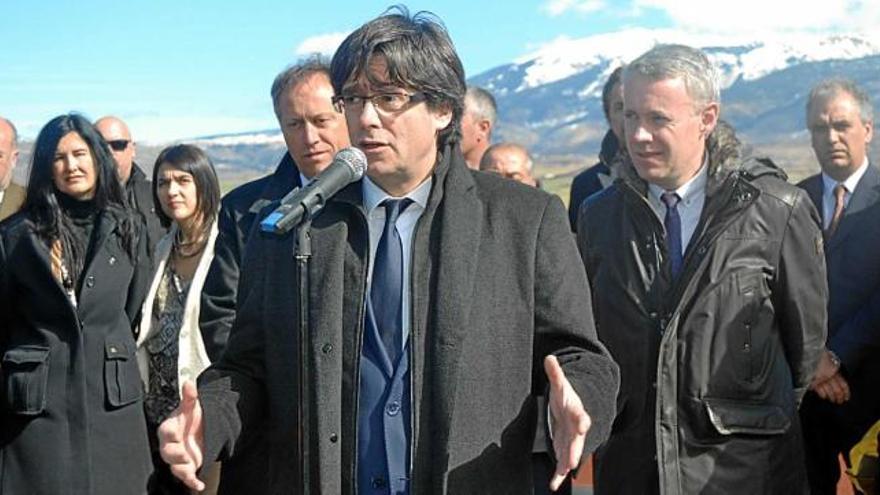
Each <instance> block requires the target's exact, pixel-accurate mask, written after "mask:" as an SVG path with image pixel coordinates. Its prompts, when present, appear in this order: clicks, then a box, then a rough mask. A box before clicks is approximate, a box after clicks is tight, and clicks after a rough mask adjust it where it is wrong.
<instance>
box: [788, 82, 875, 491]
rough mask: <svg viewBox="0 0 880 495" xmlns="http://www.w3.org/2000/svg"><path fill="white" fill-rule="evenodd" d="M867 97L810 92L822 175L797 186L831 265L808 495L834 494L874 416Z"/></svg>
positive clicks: (849, 87) (811, 402)
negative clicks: (843, 462) (818, 220)
mask: <svg viewBox="0 0 880 495" xmlns="http://www.w3.org/2000/svg"><path fill="white" fill-rule="evenodd" d="M873 114H874V112H873V108H872V107H871V100H870V98H869V96H868V95H867V93H865V92H864V91H862V89H861V88H859V87H858V86H856V85H855V83H853V82H852V81H847V80H842V79H833V80H828V81H823V82H821V83H819V84H818V85H817V86H816V87H815V88H813V90H812V92H811V93H810V97H809V100H808V103H807V129H808V130H809V131H810V136H811V139H812V144H813V151H815V153H816V159H817V160H818V161H819V165H820V166H821V169H822V171H821V173H820V174H817V175H814V176H812V177H810V178H808V179H806V180H805V181H803V182H802V183H800V184H799V186H800V187H802V188H803V189H804V190H805V191H807V194H809V195H810V198H811V199H812V200H813V203H814V204H815V205H816V209H818V210H819V211H820V212H821V216H822V225H823V228H824V231H825V261H826V263H827V264H828V290H829V300H828V342H827V349H826V350H825V352H823V353H822V358H821V359H820V360H819V368H818V370H817V371H816V378H815V379H814V380H813V383H812V385H811V386H810V390H811V392H810V393H808V394H807V396H806V397H805V398H804V405H803V408H802V409H801V419H802V421H803V427H804V442H805V445H806V453H807V466H808V468H809V469H808V470H807V474H808V475H809V480H810V488H811V489H812V493H813V494H814V495H821V494H833V493H835V491H836V486H837V480H838V478H840V467H839V466H840V465H839V463H838V461H837V456H838V454H840V453H843V454H844V455H848V454H849V450H850V449H851V448H852V446H853V445H854V444H855V443H856V442H858V441H859V440H860V439H861V437H862V435H864V434H865V432H866V431H867V430H868V429H869V428H870V427H871V425H873V424H874V422H875V421H877V420H878V419H880V394H878V390H880V359H878V357H880V256H877V251H878V250H880V172H878V170H877V168H876V167H875V166H874V164H872V163H869V161H868V153H867V151H868V145H869V143H870V142H871V138H872V136H873V132H874V115H873Z"/></svg>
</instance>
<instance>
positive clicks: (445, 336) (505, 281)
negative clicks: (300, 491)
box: [199, 146, 618, 494]
mask: <svg viewBox="0 0 880 495" xmlns="http://www.w3.org/2000/svg"><path fill="white" fill-rule="evenodd" d="M439 156H440V157H439V159H438V163H437V165H436V167H435V171H434V180H433V186H432V187H433V189H432V192H431V197H430V199H429V203H428V207H427V209H426V211H425V212H424V213H423V216H422V217H421V219H420V221H419V224H418V225H417V226H416V230H415V232H414V239H413V260H412V263H413V265H412V287H413V292H412V332H411V335H410V338H411V339H412V340H411V341H410V346H409V349H410V351H409V352H410V353H411V363H412V365H411V366H412V367H411V380H412V394H413V396H412V400H413V418H412V425H413V432H412V445H411V458H412V466H413V470H412V473H411V480H412V481H411V491H412V493H419V494H427V493H434V494H444V493H455V494H461V493H487V492H492V493H509V494H516V493H531V491H532V486H533V480H532V466H531V462H532V457H533V456H532V452H533V450H535V449H536V448H537V449H538V450H544V449H546V446H547V440H546V437H545V435H544V428H545V427H546V419H544V415H543V411H544V408H545V407H546V406H545V405H544V404H545V403H544V402H542V401H541V399H540V396H542V395H543V394H544V393H545V390H546V387H547V383H546V382H547V380H546V378H545V375H544V371H543V366H542V360H543V357H544V356H545V355H547V354H550V353H553V354H556V355H557V356H558V357H559V359H560V362H561V363H562V365H563V369H564V370H565V373H566V375H567V377H568V378H569V380H570V381H571V383H572V384H573V386H574V388H575V389H576V390H577V392H578V393H579V395H580V397H581V398H582V399H583V402H584V404H585V407H586V408H587V411H588V412H589V414H590V416H591V418H592V428H591V429H590V432H589V434H588V437H587V443H586V449H585V450H586V451H592V450H594V449H595V448H596V446H597V445H598V444H599V443H600V442H602V441H603V440H604V439H605V438H606V436H607V434H608V431H609V429H610V426H611V421H612V419H613V417H614V411H615V396H616V393H617V387H618V372H617V366H616V365H615V364H614V362H613V361H612V360H611V359H610V357H609V355H608V353H607V351H606V350H605V349H604V347H602V345H601V344H599V342H598V341H597V339H596V333H595V329H594V326H593V319H592V313H591V307H590V303H589V297H590V295H589V288H588V285H587V278H586V274H585V273H584V271H583V269H582V268H581V267H582V265H581V264H580V263H579V259H578V253H577V248H576V247H575V244H574V239H573V238H572V236H571V233H570V231H569V226H568V222H567V219H566V213H565V209H564V207H563V205H562V203H561V201H559V199H558V198H556V197H554V196H551V195H549V194H547V193H544V192H541V191H539V190H536V189H532V188H528V187H525V186H522V185H520V184H516V183H514V182H513V181H508V180H505V179H501V178H499V177H497V176H492V175H489V174H484V173H480V172H471V171H469V170H468V169H467V168H466V166H465V163H464V159H463V158H462V156H461V153H460V151H459V150H458V148H457V146H455V147H448V148H446V149H444V150H443V152H442V153H440V155H439ZM312 243H313V244H312V248H313V253H314V257H313V258H312V266H311V269H310V276H311V280H312V287H311V293H310V295H309V300H310V304H311V307H312V312H311V318H310V324H311V349H310V351H309V352H310V356H311V360H310V362H309V368H310V369H311V370H312V372H313V377H312V380H311V383H312V384H313V387H314V388H313V394H312V397H310V398H309V402H310V404H311V407H312V413H313V414H314V418H315V419H314V422H313V424H312V429H313V433H314V435H313V439H312V442H311V447H312V452H313V458H312V459H313V462H312V466H311V468H312V469H311V473H312V476H313V479H318V480H319V482H318V483H316V485H317V486H315V488H314V492H315V493H319V492H320V493H345V494H348V493H355V492H356V486H355V483H354V480H355V479H356V476H355V474H356V469H357V466H356V465H355V464H356V458H357V455H356V448H357V446H356V438H357V434H356V431H355V428H356V424H357V411H356V404H357V403H358V401H357V392H358V387H357V383H358V376H357V370H358V359H359V357H360V346H361V342H362V339H363V321H364V295H365V291H366V285H367V280H366V276H367V263H368V261H367V260H368V259H369V256H368V254H369V253H368V252H367V251H368V248H369V242H368V228H367V220H366V216H365V213H364V210H363V207H362V200H361V184H360V183H355V184H352V185H350V186H348V187H347V188H345V189H343V190H342V191H341V192H340V193H339V194H337V195H336V196H335V197H333V198H332V199H331V200H330V201H329V203H328V205H327V207H326V208H325V209H324V211H323V212H322V213H321V214H320V215H319V216H318V217H317V218H316V220H315V222H314V224H313V228H312ZM292 252H293V240H292V236H290V235H288V236H286V237H282V238H273V237H266V236H263V235H259V234H258V235H255V236H254V237H252V238H251V241H249V244H248V246H247V248H246V253H245V260H244V265H243V269H242V280H241V285H240V290H239V299H238V301H239V313H238V315H237V319H236V321H235V324H234V326H233V329H232V332H231V335H230V340H229V345H228V348H227V350H226V353H225V354H224V356H223V357H222V358H221V359H220V361H219V362H218V363H215V364H214V365H213V366H212V367H211V368H209V369H208V370H207V371H206V372H205V373H203V374H202V376H201V377H200V380H199V393H200V398H201V401H202V406H203V409H204V418H205V442H206V450H207V452H206V458H208V459H210V458H212V457H214V456H217V455H218V454H221V455H225V454H229V453H230V452H233V451H234V449H235V447H236V439H237V437H238V435H239V433H240V431H241V429H242V428H243V427H244V428H247V427H249V426H250V425H253V424H257V423H260V422H264V421H265V422H268V424H269V427H270V431H271V435H270V437H271V439H272V440H271V442H272V444H271V449H272V455H271V456H270V458H271V460H270V462H269V465H268V466H267V476H268V478H269V491H268V493H273V494H275V493H279V494H280V493H291V491H290V490H291V487H295V486H297V485H298V483H299V481H298V479H297V474H296V471H297V464H298V459H297V449H296V440H297V424H296V417H297V416H296V405H297V401H298V400H299V397H297V396H296V383H297V361H296V356H297V348H298V342H297V339H296V323H295V322H296V306H297V302H296V301H297V296H296V294H295V290H294V287H295V280H296V278H295V275H296V274H295V266H294V261H293V258H292ZM536 446H537V447H536ZM548 481H549V480H548Z"/></svg>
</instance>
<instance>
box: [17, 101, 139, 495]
mask: <svg viewBox="0 0 880 495" xmlns="http://www.w3.org/2000/svg"><path fill="white" fill-rule="evenodd" d="M141 225H142V219H141V218H140V217H139V216H137V215H136V214H135V213H133V212H132V211H131V210H130V209H129V208H128V207H127V206H126V202H125V197H124V193H123V191H122V186H121V185H120V183H119V180H118V178H117V174H116V163H115V162H114V160H113V158H112V156H111V155H110V151H109V149H108V148H107V144H106V143H105V142H104V140H103V139H102V138H101V136H100V134H98V132H97V131H96V130H95V128H94V127H93V126H92V124H91V123H89V121H88V120H86V119H85V118H84V117H82V116H80V115H76V114H69V115H61V116H59V117H56V118H54V119H52V120H51V121H50V122H49V123H48V124H46V125H45V127H43V129H42V130H41V131H40V134H39V135H38V136H37V140H36V142H35V144H34V152H33V160H32V164H31V172H30V179H29V182H28V189H27V199H26V200H25V204H24V207H23V209H22V211H20V212H19V213H17V214H15V215H13V216H12V217H10V218H9V219H7V220H6V221H4V222H3V223H2V224H0V315H2V316H0V357H2V362H0V363H2V364H0V377H2V380H0V383H2V401H0V494H3V495H5V494H11V493H27V494H30V495H43V494H46V495H54V494H58V493H76V494H97V495H100V494H129V493H130V494H135V493H143V492H144V490H145V487H146V480H147V476H148V475H149V472H150V457H149V448H148V442H147V431H146V425H145V422H144V413H143V404H142V397H143V391H142V387H141V383H140V380H139V378H138V367H137V362H136V359H135V349H136V348H135V340H134V336H133V333H132V324H133V322H135V320H136V315H137V312H138V310H139V309H140V306H141V302H142V301H143V295H144V292H145V284H146V277H147V276H148V275H149V274H148V271H149V260H148V256H147V253H146V245H145V244H144V243H143V236H142V235H141V234H140V232H141V228H142V227H141Z"/></svg>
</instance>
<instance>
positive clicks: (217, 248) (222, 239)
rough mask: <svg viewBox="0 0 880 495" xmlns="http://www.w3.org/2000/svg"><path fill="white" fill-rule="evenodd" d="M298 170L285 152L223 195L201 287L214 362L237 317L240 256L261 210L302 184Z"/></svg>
mask: <svg viewBox="0 0 880 495" xmlns="http://www.w3.org/2000/svg"><path fill="white" fill-rule="evenodd" d="M300 185H301V181H300V176H299V169H297V167H296V163H294V162H293V159H292V158H291V157H290V155H289V154H287V153H285V154H284V157H283V158H282V159H281V162H280V163H279V164H278V167H277V168H276V169H275V172H274V173H273V174H272V175H269V176H266V177H263V178H260V179H257V180H254V181H251V182H248V183H246V184H242V185H241V186H238V187H237V188H235V189H233V190H232V191H230V192H229V193H228V194H226V196H224V197H223V200H222V202H221V206H220V215H219V217H218V218H217V229H218V233H217V242H216V243H215V245H214V259H213V260H212V261H211V268H210V270H209V271H208V276H207V278H206V279H205V286H204V288H203V289H202V300H201V311H200V314H199V325H200V327H201V331H202V339H203V340H204V342H205V350H206V351H207V352H208V357H210V358H211V361H216V360H218V359H220V355H221V354H222V353H223V349H224V348H225V347H226V340H227V339H228V338H229V329H230V328H232V321H233V320H234V319H235V298H236V295H237V293H238V279H239V272H240V266H241V259H242V255H243V253H244V246H245V243H246V241H247V238H248V235H249V234H250V232H251V229H252V228H253V226H254V224H255V223H256V220H257V216H258V214H259V212H260V210H261V209H263V208H264V207H265V206H266V205H267V204H269V203H271V202H272V201H276V200H279V199H281V198H282V197H284V195H285V194H287V193H288V192H290V190H292V189H293V188H295V187H300Z"/></svg>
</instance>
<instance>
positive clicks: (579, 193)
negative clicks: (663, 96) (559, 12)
mask: <svg viewBox="0 0 880 495" xmlns="http://www.w3.org/2000/svg"><path fill="white" fill-rule="evenodd" d="M622 76H623V67H618V68H616V69H614V72H612V73H611V75H610V76H608V80H607V81H605V85H604V86H602V111H603V112H604V113H605V121H606V122H608V131H607V132H606V133H605V137H604V138H602V144H601V147H600V148H599V161H598V162H596V164H595V165H593V166H592V167H590V168H588V169H586V170H584V171H583V172H580V173H579V174H577V175H576V176H575V177H574V180H572V181H571V191H570V195H569V201H568V219H569V221H570V222H571V230H572V231H575V232H576V231H577V215H578V211H580V207H581V204H583V202H584V200H585V199H587V198H588V197H590V195H592V194H594V193H597V192H599V191H601V190H602V189H605V188H606V187H608V186H610V185H611V183H612V182H614V179H615V178H616V177H617V173H616V171H615V170H614V166H615V163H616V162H617V161H620V160H619V154H620V152H621V150H624V149H626V145H625V143H624V142H623V81H621V78H622Z"/></svg>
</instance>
